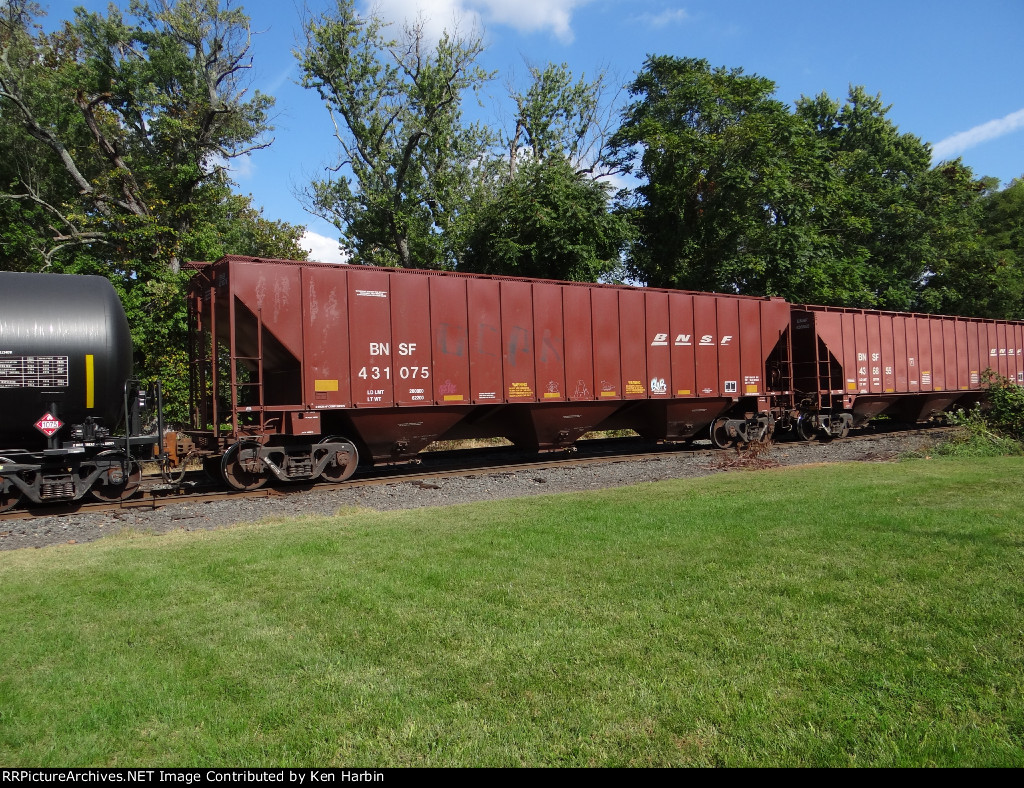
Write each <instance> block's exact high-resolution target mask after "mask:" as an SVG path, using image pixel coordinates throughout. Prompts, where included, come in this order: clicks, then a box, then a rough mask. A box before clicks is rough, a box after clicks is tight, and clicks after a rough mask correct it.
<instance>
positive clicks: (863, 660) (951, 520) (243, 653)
mask: <svg viewBox="0 0 1024 788" xmlns="http://www.w3.org/2000/svg"><path fill="white" fill-rule="evenodd" d="M1022 470H1024V464H1022V461H1021V460H1020V459H1019V458H1002V459H989V460H982V461H977V462H972V463H965V462H958V461H952V460H941V461H940V460H932V461H924V460H922V461H916V462H909V463H901V464H899V465H864V466H830V467H825V468H814V469H785V470H775V471H767V472H758V473H734V474H726V475H719V476H716V477H712V478H707V479H701V480H694V481H679V482H668V483H659V484H652V485H641V486H635V487H630V488H624V489H620V490H612V491H605V492H600V493H587V494H581V495H562V496H550V497H546V498H534V499H523V500H514V501H504V502H500V503H490V504H474V505H469V506H460V507H452V508H445V509H421V510H417V511H407V512H400V513H373V512H366V511H360V510H345V511H343V512H340V513H339V515H338V516H337V517H335V518H330V519H318V520H300V521H294V522H288V523H280V522H278V523H263V524H258V525H254V526H246V527H239V528H232V529H227V530H223V531H219V532H214V533H183V532H182V533H177V534H172V535H166V536H137V537H129V536H121V537H118V538H114V539H108V540H105V541H103V542H100V543H96V544H92V545H75V546H62V547H58V548H51V549H46V550H39V551H19V552H16V553H6V554H3V555H0V592H2V595H3V596H2V599H3V613H2V615H0V643H3V647H2V648H3V653H4V670H3V671H2V673H0V764H17V765H87V764H88V765H134V764H151V765H197V764H212V765H218V764H252V765H277V764H284V765H389V764H393V765H420V764H422V765H517V764H527V765H603V766H611V765H731V766H740V765H923V764H937V765H960V766H965V765H1008V766H1021V765H1024V754H1022V737H1024V700H1022V688H1024V672H1022V667H1024V659H1022V657H1024V613H1022V604H1021V603H1022V601H1024V580H1022V577H1024V572H1022V557H1024V522H1022V515H1021V503H1022V495H1021V493H1020V484H1019V479H1020V478H1021V471H1022Z"/></svg>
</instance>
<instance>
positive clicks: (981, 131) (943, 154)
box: [932, 109, 1024, 161]
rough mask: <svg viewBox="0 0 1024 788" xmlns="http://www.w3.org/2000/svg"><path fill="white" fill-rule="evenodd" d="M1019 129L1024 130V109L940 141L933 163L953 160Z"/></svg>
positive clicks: (934, 153)
mask: <svg viewBox="0 0 1024 788" xmlns="http://www.w3.org/2000/svg"><path fill="white" fill-rule="evenodd" d="M1018 129H1024V109H1019V110H1017V111H1016V112H1011V113H1010V114H1009V115H1007V116H1006V117H1004V118H998V119H996V120H990V121H989V122H988V123H982V124H981V125H980V126H975V127H974V128H973V129H968V130H967V131H961V132H958V133H957V134H954V135H952V136H950V137H946V139H944V140H939V141H938V142H936V143H935V144H934V145H932V161H946V160H947V159H952V158H953V157H954V156H956V155H957V154H959V153H963V152H964V151H965V150H969V149H970V148H974V147H976V146H978V145H981V143H983V142H988V141H989V140H994V139H996V138H997V137H1004V136H1006V135H1007V134H1012V133H1013V132H1015V131H1017V130H1018Z"/></svg>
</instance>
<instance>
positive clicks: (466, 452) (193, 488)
mask: <svg viewBox="0 0 1024 788" xmlns="http://www.w3.org/2000/svg"><path fill="white" fill-rule="evenodd" d="M948 429H949V428H948V427H927V428H923V429H916V430H898V432H899V434H901V435H906V436H908V437H913V436H918V435H933V434H942V433H943V431H946V430H948ZM893 432H897V430H879V429H877V428H876V429H872V430H870V431H864V432H862V433H861V434H856V433H855V434H852V435H850V436H849V437H847V438H844V439H842V440H843V442H844V443H847V442H856V441H863V440H870V439H872V438H877V437H880V436H882V435H885V434H891V433H893ZM585 444H593V445H585ZM786 445H787V442H780V443H777V444H773V447H785V446H786ZM792 445H807V444H792ZM811 445H813V444H811ZM826 445H827V444H826ZM681 453H687V454H689V455H690V456H702V455H707V456H720V457H721V458H722V460H723V462H722V467H729V466H730V465H734V466H739V467H743V466H744V464H745V463H744V462H743V457H742V455H739V456H738V457H737V455H736V454H735V453H734V452H733V450H723V449H715V448H711V447H709V446H706V445H689V446H686V445H677V446H673V447H671V448H666V447H665V446H664V445H658V446H653V447H652V446H651V445H650V444H649V443H646V442H643V441H640V440H639V439H630V438H619V439H614V438H613V439H603V440H599V441H598V440H595V441H586V442H584V445H582V446H579V450H578V451H577V452H575V453H572V454H557V455H556V454H545V455H536V456H534V457H530V458H529V459H526V460H524V459H523V455H522V452H517V451H514V450H510V449H504V448H499V449H463V450H457V451H451V452H437V453H436V454H432V455H430V456H428V457H426V458H425V460H424V463H423V464H419V465H401V466H384V467H377V468H373V469H370V470H368V471H365V472H363V473H357V475H356V476H354V477H352V478H351V479H349V480H348V481H345V482H341V483H339V484H331V483H329V482H323V481H320V482H316V483H297V484H290V485H276V486H267V487H263V488H261V489H259V490H251V491H236V490H228V489H223V488H216V487H214V486H212V485H211V483H210V482H209V481H208V479H207V478H206V477H205V474H204V473H203V472H202V471H193V472H190V474H188V475H186V477H185V478H184V479H183V481H182V483H181V485H180V486H179V488H178V489H174V488H170V487H169V486H168V485H165V484H162V483H161V482H159V481H158V479H157V478H156V477H147V478H146V479H145V480H144V481H143V485H142V487H141V488H140V490H139V491H138V492H137V493H135V495H133V496H132V497H131V498H128V499H126V500H123V501H117V502H114V503H100V502H91V501H84V502H83V501H79V502H76V503H71V504H61V505H53V506H37V507H33V508H32V509H15V510H12V511H8V512H4V513H2V514H0V521H5V520H26V519H34V518H40V517H55V516H74V515H77V514H97V513H102V512H108V511H124V510H128V509H159V508H161V507H164V506H170V505H172V504H181V503H189V504H199V503H209V502H216V501H224V500H229V499H230V500H241V499H247V498H280V497H287V496H293V495H303V494H305V493H308V492H311V491H317V490H331V489H358V488H360V487H373V486H378V485H388V484H403V483H413V484H416V483H420V484H427V483H429V482H431V481H436V480H441V479H445V478H451V477H473V476H487V475H492V474H510V473H519V472H536V471H539V470H544V469H548V468H566V467H581V466H586V465H590V464H596V463H611V462H631V461H636V460H638V459H645V458H649V459H657V458H665V457H671V456H678V455H679V454H681ZM734 458H736V459H734ZM425 466H426V467H425Z"/></svg>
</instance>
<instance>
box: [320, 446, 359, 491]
mask: <svg viewBox="0 0 1024 788" xmlns="http://www.w3.org/2000/svg"><path fill="white" fill-rule="evenodd" d="M320 443H347V444H349V446H352V450H351V451H349V452H344V453H343V452H337V454H336V456H335V457H334V458H333V461H332V462H331V463H330V464H329V465H328V466H327V467H326V468H324V469H323V471H322V472H321V473H320V478H321V479H323V480H324V481H325V482H332V483H334V484H337V483H339V482H343V481H345V480H346V479H348V478H350V477H351V476H352V474H353V473H355V472H356V467H357V466H358V465H359V452H358V451H356V447H355V446H354V445H352V442H351V441H348V440H345V439H344V438H338V437H330V438H324V439H323V440H322V441H320Z"/></svg>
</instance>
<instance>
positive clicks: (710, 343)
mask: <svg viewBox="0 0 1024 788" xmlns="http://www.w3.org/2000/svg"><path fill="white" fill-rule="evenodd" d="M732 339H733V338H732V334H726V335H725V336H724V337H722V341H721V342H719V343H717V344H719V345H728V344H729V343H730V342H732ZM672 344H673V345H675V346H676V347H692V346H693V334H677V335H676V338H675V341H674V342H673V343H672ZM697 344H698V346H700V347H714V345H715V344H716V343H715V335H714V334H702V335H701V337H700V341H699V342H698V343H697ZM667 346H668V334H655V335H654V339H653V340H652V341H651V347H667Z"/></svg>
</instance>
